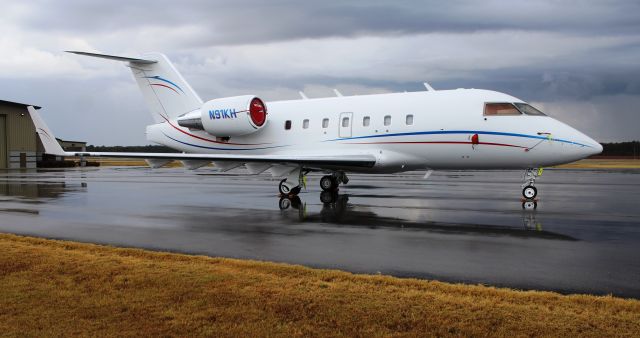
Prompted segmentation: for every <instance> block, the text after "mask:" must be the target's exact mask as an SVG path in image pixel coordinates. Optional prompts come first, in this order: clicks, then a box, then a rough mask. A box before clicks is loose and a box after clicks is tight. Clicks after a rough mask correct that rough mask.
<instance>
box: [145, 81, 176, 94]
mask: <svg viewBox="0 0 640 338" xmlns="http://www.w3.org/2000/svg"><path fill="white" fill-rule="evenodd" d="M150 85H151V86H160V87H165V88H169V89H171V90H173V91H174V92H176V94H178V95H180V93H178V91H177V90H175V89H173V88H171V87H169V86H167V85H163V84H162V83H151V84H150ZM178 89H179V88H178Z"/></svg>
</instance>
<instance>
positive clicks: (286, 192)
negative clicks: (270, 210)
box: [278, 178, 291, 196]
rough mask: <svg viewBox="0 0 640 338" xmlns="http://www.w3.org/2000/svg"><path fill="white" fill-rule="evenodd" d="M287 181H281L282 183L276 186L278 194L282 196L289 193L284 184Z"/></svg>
mask: <svg viewBox="0 0 640 338" xmlns="http://www.w3.org/2000/svg"><path fill="white" fill-rule="evenodd" d="M286 181H287V179H286V178H285V179H283V180H282V181H280V184H278V191H280V194H282V195H285V196H286V195H289V193H290V192H291V190H290V189H289V187H287V186H286V185H285V184H284V182H286Z"/></svg>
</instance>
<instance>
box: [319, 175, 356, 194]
mask: <svg viewBox="0 0 640 338" xmlns="http://www.w3.org/2000/svg"><path fill="white" fill-rule="evenodd" d="M348 182H349V178H348V177H347V174H345V173H344V171H337V172H335V173H333V174H331V175H326V176H322V178H321V179H320V188H321V189H322V190H323V191H337V190H338V186H340V183H344V184H347V183H348Z"/></svg>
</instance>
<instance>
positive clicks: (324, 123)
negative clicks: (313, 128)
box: [322, 119, 329, 128]
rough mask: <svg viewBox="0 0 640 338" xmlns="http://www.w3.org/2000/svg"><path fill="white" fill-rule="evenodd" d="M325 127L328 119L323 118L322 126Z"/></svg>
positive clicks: (327, 125)
mask: <svg viewBox="0 0 640 338" xmlns="http://www.w3.org/2000/svg"><path fill="white" fill-rule="evenodd" d="M327 127H329V119H323V120H322V128H327Z"/></svg>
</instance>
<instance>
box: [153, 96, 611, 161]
mask: <svg viewBox="0 0 640 338" xmlns="http://www.w3.org/2000/svg"><path fill="white" fill-rule="evenodd" d="M487 102H523V101H522V100H519V99H517V98H515V97H512V96H509V95H506V94H503V93H499V92H494V91H488V90H477V89H457V90H441V91H426V92H412V93H395V94H378V95H363V96H349V97H331V98H321V99H308V100H295V101H278V102H268V103H267V109H268V118H267V123H266V125H265V126H264V127H263V128H262V129H260V130H258V131H256V132H255V133H253V134H249V135H245V136H237V137H231V138H230V139H229V140H228V141H224V140H221V139H216V137H215V136H213V135H210V134H208V133H206V132H204V131H199V130H189V129H187V128H183V127H180V126H178V124H177V122H176V121H175V120H167V121H165V122H162V123H159V124H154V125H151V126H148V127H147V138H148V139H149V140H150V141H153V142H155V143H159V144H163V145H166V146H169V147H171V148H173V149H176V150H180V151H183V152H186V153H225V154H229V153H231V154H246V155H258V154H278V155H287V154H295V155H331V154H333V155H336V154H340V155H348V154H354V155H355V154H372V155H374V156H375V157H376V165H375V166H374V167H373V168H369V169H363V168H357V169H356V168H342V169H343V170H348V171H349V170H353V171H368V172H399V171H407V170H415V169H526V168H537V167H546V166H552V165H558V164H562V163H568V162H573V161H576V160H579V159H582V158H585V157H588V156H590V155H592V154H597V153H600V152H601V151H602V146H601V145H600V144H599V143H597V142H596V141H594V140H592V139H591V138H589V137H588V136H586V135H584V134H583V133H581V132H579V131H577V130H575V129H574V128H572V127H570V126H568V125H566V124H564V123H562V122H560V121H558V120H555V119H553V118H551V117H548V116H529V115H520V116H484V115H483V109H484V105H485V103H487ZM407 115H412V117H410V118H408V117H407ZM345 118H348V121H346V122H345V120H344V119H345ZM367 118H368V121H369V123H368V125H367V123H366V120H367ZM324 119H328V124H326V125H325V126H323V120H324ZM411 120H412V121H411ZM286 121H291V122H290V125H291V128H290V129H285V125H286V124H287V122H286ZM408 122H411V123H408ZM474 135H477V136H476V137H475V139H474ZM311 169H313V168H311Z"/></svg>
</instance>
